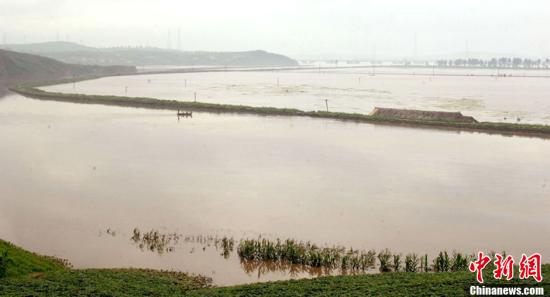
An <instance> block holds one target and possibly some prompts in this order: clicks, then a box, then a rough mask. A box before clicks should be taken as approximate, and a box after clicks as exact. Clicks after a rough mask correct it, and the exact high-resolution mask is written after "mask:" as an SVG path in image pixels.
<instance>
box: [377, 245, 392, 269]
mask: <svg viewBox="0 0 550 297" xmlns="http://www.w3.org/2000/svg"><path fill="white" fill-rule="evenodd" d="M391 256H392V255H391V252H390V250H388V249H385V250H383V251H380V253H378V261H380V272H390V271H391V266H390V265H391V264H390V259H391Z"/></svg>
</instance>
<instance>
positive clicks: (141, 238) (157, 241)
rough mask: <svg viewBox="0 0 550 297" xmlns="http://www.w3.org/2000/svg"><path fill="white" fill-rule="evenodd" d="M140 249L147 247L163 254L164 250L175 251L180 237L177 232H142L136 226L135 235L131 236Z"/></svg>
mask: <svg viewBox="0 0 550 297" xmlns="http://www.w3.org/2000/svg"><path fill="white" fill-rule="evenodd" d="M130 239H131V240H132V241H133V242H134V243H135V244H137V245H138V247H139V248H140V249H145V248H146V249H147V250H149V251H152V252H157V253H159V254H163V253H164V252H173V251H174V249H175V245H176V244H177V243H178V241H179V239H180V235H179V234H177V233H161V232H159V231H158V230H151V231H149V232H145V233H141V231H140V230H139V229H138V228H134V231H133V235H132V237H131V238H130Z"/></svg>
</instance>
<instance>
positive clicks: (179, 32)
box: [178, 28, 181, 51]
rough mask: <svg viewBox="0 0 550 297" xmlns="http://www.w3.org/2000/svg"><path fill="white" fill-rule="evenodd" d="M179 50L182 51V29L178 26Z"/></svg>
mask: <svg viewBox="0 0 550 297" xmlns="http://www.w3.org/2000/svg"><path fill="white" fill-rule="evenodd" d="M178 50H180V51H181V29H180V28H178Z"/></svg>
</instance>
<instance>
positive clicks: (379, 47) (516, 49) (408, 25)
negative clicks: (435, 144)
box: [0, 0, 550, 59]
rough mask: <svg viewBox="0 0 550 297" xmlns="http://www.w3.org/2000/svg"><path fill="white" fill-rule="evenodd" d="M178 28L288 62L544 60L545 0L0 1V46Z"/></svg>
mask: <svg viewBox="0 0 550 297" xmlns="http://www.w3.org/2000/svg"><path fill="white" fill-rule="evenodd" d="M178 31H179V32H180V34H179V35H180V36H181V45H180V47H181V49H183V50H212V51H226V50H252V49H264V50H267V51H271V52H278V53H282V54H286V55H290V56H292V57H294V58H337V59H353V58H363V59H365V58H368V59H370V58H371V57H373V56H375V55H376V57H377V58H384V57H414V56H415V55H416V56H417V57H439V56H448V55H456V54H464V53H466V52H468V53H471V54H472V55H475V54H476V53H479V54H481V53H495V54H515V55H523V56H533V57H549V56H550V1H548V0H522V1H516V0H509V1H508V0H483V1H481V0H460V1H458V0H452V1H451V0H449V1H446V0H422V1H415V0H381V1H378V0H376V1H368V0H356V1H355V0H338V1H334V0H327V1H323V0H277V1H260V0H232V1H227V0H226V1H223V0H220V1H216V0H198V1H182V0H93V1H92V0H0V33H1V34H3V37H4V38H2V39H0V42H3V41H4V39H6V41H7V43H24V42H43V41H52V40H56V39H58V38H59V40H69V41H73V42H79V43H83V44H86V45H90V46H98V47H105V46H122V45H132V46H135V45H148V46H157V47H163V48H166V47H171V48H177V47H178V38H177V37H178ZM415 40H416V41H415ZM415 44H416V46H415Z"/></svg>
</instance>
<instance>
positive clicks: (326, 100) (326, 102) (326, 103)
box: [325, 99, 328, 112]
mask: <svg viewBox="0 0 550 297" xmlns="http://www.w3.org/2000/svg"><path fill="white" fill-rule="evenodd" d="M325 105H326V107H327V112H328V99H325Z"/></svg>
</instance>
